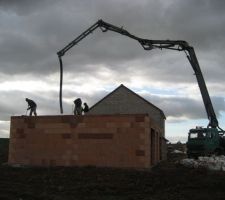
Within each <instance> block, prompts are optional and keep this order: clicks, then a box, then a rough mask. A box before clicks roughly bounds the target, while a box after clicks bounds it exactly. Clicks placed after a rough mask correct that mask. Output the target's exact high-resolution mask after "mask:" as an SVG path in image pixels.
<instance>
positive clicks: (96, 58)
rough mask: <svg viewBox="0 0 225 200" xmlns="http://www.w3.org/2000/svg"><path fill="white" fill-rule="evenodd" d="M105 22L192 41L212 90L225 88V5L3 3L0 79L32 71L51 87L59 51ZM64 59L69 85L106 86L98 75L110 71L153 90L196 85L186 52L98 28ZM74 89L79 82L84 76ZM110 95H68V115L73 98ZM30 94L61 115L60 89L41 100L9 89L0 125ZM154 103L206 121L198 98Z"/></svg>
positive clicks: (43, 109)
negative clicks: (148, 47)
mask: <svg viewBox="0 0 225 200" xmlns="http://www.w3.org/2000/svg"><path fill="white" fill-rule="evenodd" d="M101 18H102V19H103V20H105V21H106V22H109V23H112V24H114V25H116V26H119V27H121V26H123V28H124V29H126V30H128V31H129V32H130V33H132V34H134V35H136V36H139V37H142V38H148V39H172V40H186V41H188V42H189V43H190V44H191V45H193V46H194V48H195V50H196V54H197V57H198V59H199V62H200V65H201V68H202V71H203V74H204V77H205V79H206V83H207V86H208V87H209V89H210V90H211V91H212V92H215V93H216V92H218V91H219V90H220V91H221V90H223V89H224V87H223V85H224V84H225V79H224V76H225V70H224V67H225V66H224V55H225V50H224V46H225V37H224V35H225V26H224V23H225V1H222V0H221V1H213V0H198V1H196V0H188V1H186V0H170V1H164V0H157V1H156V0H142V1H130V0H122V1H121V0H111V1H105V0H87V1H82V0H76V1H73V0H65V1H59V0H41V1H35V0H20V1H18V0H0V27H1V29H0V47H1V48H0V81H1V82H4V81H6V80H7V81H10V77H11V76H13V78H14V80H15V79H17V78H18V79H19V78H20V76H19V75H21V74H27V76H26V77H27V79H29V78H30V79H39V78H40V79H42V80H44V81H46V82H47V83H50V81H49V80H48V76H49V75H52V74H53V73H58V72H59V63H58V59H57V55H56V52H57V51H59V50H60V49H62V48H63V47H64V46H65V45H67V44H68V43H69V42H70V41H72V40H73V39H74V38H76V37H77V36H78V35H79V34H81V33H82V32H83V31H84V30H86V29H87V28H88V27H90V26H91V25H92V24H93V23H95V22H96V21H97V20H98V19H101ZM63 62H64V72H65V73H68V74H70V75H71V77H72V78H71V79H72V80H73V79H76V78H77V79H78V78H79V77H85V76H87V75H90V76H92V77H95V78H96V79H99V80H102V81H103V83H104V80H103V77H102V75H101V73H100V72H102V71H103V68H104V67H106V68H109V71H110V72H111V74H112V78H111V79H112V81H114V82H113V84H115V83H117V82H125V83H131V82H132V77H134V75H135V76H139V77H142V79H143V81H148V80H149V82H150V83H152V84H154V83H156V85H155V87H156V86H157V84H158V83H160V84H161V85H163V84H164V86H165V85H166V86H167V84H168V83H169V84H171V85H173V84H174V85H179V84H189V83H191V84H192V83H195V82H196V80H195V77H194V76H193V70H192V69H191V66H190V64H189V63H188V61H187V59H186V57H185V55H184V54H183V53H182V52H173V51H168V50H167V51H166V50H165V51H160V50H152V51H145V50H143V49H142V47H141V46H140V45H139V43H137V42H136V41H134V40H132V39H129V38H126V37H125V36H122V35H119V34H118V33H113V32H106V33H102V32H101V31H100V30H96V31H95V32H93V33H92V34H90V35H89V36H88V37H87V38H85V39H84V40H82V41H81V42H80V43H79V44H78V45H77V46H75V47H74V48H72V49H71V50H69V51H68V52H67V54H66V55H65V56H64V57H63ZM102 66H103V67H102ZM86 74H87V75H86ZM64 81H65V83H69V82H70V80H69V79H68V80H64ZM76 84H81V83H79V79H78V82H76ZM150 86H151V85H150ZM215 88H216V89H215ZM214 90H216V91H214ZM105 94H106V91H105V90H104V91H103V90H102V91H98V92H96V93H95V94H94V95H91V94H89V93H88V91H84V92H83V93H78V92H77V91H73V92H71V91H66V90H65V91H64V95H65V96H64V98H65V99H64V104H65V110H66V112H67V113H70V112H71V106H72V104H71V102H70V100H68V99H71V100H72V98H73V97H76V96H81V97H82V99H84V100H85V101H88V102H89V103H90V104H92V103H94V102H95V101H97V100H99V99H100V98H101V97H102V96H104V95H105ZM215 95H217V94H215ZM25 97H31V98H33V99H35V100H36V101H37V102H38V105H39V108H38V111H39V112H40V113H43V114H48V113H50V114H56V113H59V108H58V93H57V92H55V91H51V92H46V93H45V92H43V93H42V94H41V95H40V93H39V94H35V92H33V91H31V92H30V93H26V92H22V93H21V92H18V91H8V92H1V100H0V112H1V120H9V116H10V115H13V114H23V113H24V111H25V110H24V107H25V108H26V104H25V102H24V99H22V98H25ZM155 98H156V97H154V96H151V98H150V97H149V100H150V101H152V102H153V103H154V102H155V104H156V105H157V106H159V107H160V108H162V109H163V110H165V113H166V115H167V116H173V117H176V118H179V117H187V118H195V119H197V118H205V116H206V115H205V113H204V108H203V104H202V102H201V100H199V101H196V100H194V99H188V98H182V99H180V97H179V98H175V97H174V98H166V97H163V98H162V97H157V98H156V99H155ZM15 102H16V103H15ZM213 102H215V110H216V113H217V115H218V116H219V112H220V111H222V110H224V100H223V98H222V97H214V98H213ZM190 108H193V109H190Z"/></svg>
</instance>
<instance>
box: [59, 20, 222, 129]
mask: <svg viewBox="0 0 225 200" xmlns="http://www.w3.org/2000/svg"><path fill="white" fill-rule="evenodd" d="M97 28H100V29H101V30H102V32H107V31H113V32H117V33H119V34H121V35H125V36H127V37H130V38H132V39H134V40H137V41H138V42H139V43H140V44H141V46H142V47H143V48H144V50H152V49H155V48H158V49H170V50H176V51H184V52H185V53H186V55H187V58H188V60H189V62H190V64H191V66H192V68H193V70H194V72H195V75H196V78H197V82H198V85H199V88H200V91H201V95H202V98H203V102H204V105H205V109H206V112H207V116H208V119H209V125H208V127H212V128H216V127H218V121H217V118H216V114H215V112H214V109H213V105H212V102H211V99H210V96H209V93H208V90H207V87H206V84H205V80H204V78H203V75H202V72H201V69H200V66H199V63H198V60H197V57H196V55H195V51H194V48H193V47H191V46H189V44H188V43H187V42H186V41H182V40H149V39H143V38H139V37H137V36H135V35H132V34H130V33H129V32H128V31H126V30H124V29H123V27H121V28H120V27H117V26H114V25H112V24H109V23H107V22H104V21H103V20H99V21H97V22H96V23H95V24H93V25H92V26H91V27H90V28H88V29H87V30H86V31H84V32H83V33H82V34H81V35H79V36H78V37H77V38H76V39H74V40H73V41H72V42H70V43H69V44H68V45H67V46H65V47H64V48H63V49H62V50H60V51H59V52H58V53H57V54H58V57H59V62H60V93H59V101H60V111H61V113H63V107H62V82H63V64H62V59H61V57H62V56H63V55H64V54H65V53H66V52H67V51H68V50H69V49H70V48H72V47H73V46H74V45H76V44H77V43H78V42H80V41H81V40H82V39H84V38H85V37H86V36H88V35H89V34H90V33H92V32H93V31H94V30H95V29H97Z"/></svg>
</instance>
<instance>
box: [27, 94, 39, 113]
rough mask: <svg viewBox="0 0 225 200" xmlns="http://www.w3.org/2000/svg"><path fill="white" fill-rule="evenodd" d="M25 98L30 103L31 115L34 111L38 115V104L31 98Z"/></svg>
mask: <svg viewBox="0 0 225 200" xmlns="http://www.w3.org/2000/svg"><path fill="white" fill-rule="evenodd" d="M25 100H26V102H27V103H28V108H27V110H30V115H29V116H32V113H34V115H35V116H37V112H36V110H37V104H36V103H35V102H34V101H33V100H31V99H28V98H26V99H25Z"/></svg>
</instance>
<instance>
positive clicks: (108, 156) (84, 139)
mask: <svg viewBox="0 0 225 200" xmlns="http://www.w3.org/2000/svg"><path fill="white" fill-rule="evenodd" d="M152 129H154V130H155V131H154V134H155V135H154V137H151V132H152V131H151V130H152ZM161 132H163V130H160V128H158V127H157V125H155V124H154V123H153V121H152V120H151V118H150V117H149V116H148V115H147V114H124V115H86V116H72V115H63V116H37V117H27V116H18V117H11V127H10V146H9V160H8V163H9V164H22V165H31V166H86V165H93V166H106V167H128V168H129V167H131V168H149V167H151V166H152V164H156V163H158V162H159V159H160V155H159V153H160V151H159V148H160V145H159V141H160V139H159V138H160V136H161V135H160V133H161ZM151 138H154V141H151ZM151 144H152V145H154V151H152V148H151ZM151 151H152V152H151ZM152 154H155V155H154V156H152ZM151 158H154V161H151Z"/></svg>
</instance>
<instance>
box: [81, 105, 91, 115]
mask: <svg viewBox="0 0 225 200" xmlns="http://www.w3.org/2000/svg"><path fill="white" fill-rule="evenodd" d="M82 111H83V112H84V114H85V113H87V112H88V111H89V107H88V105H87V103H84V108H83V110H82Z"/></svg>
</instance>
